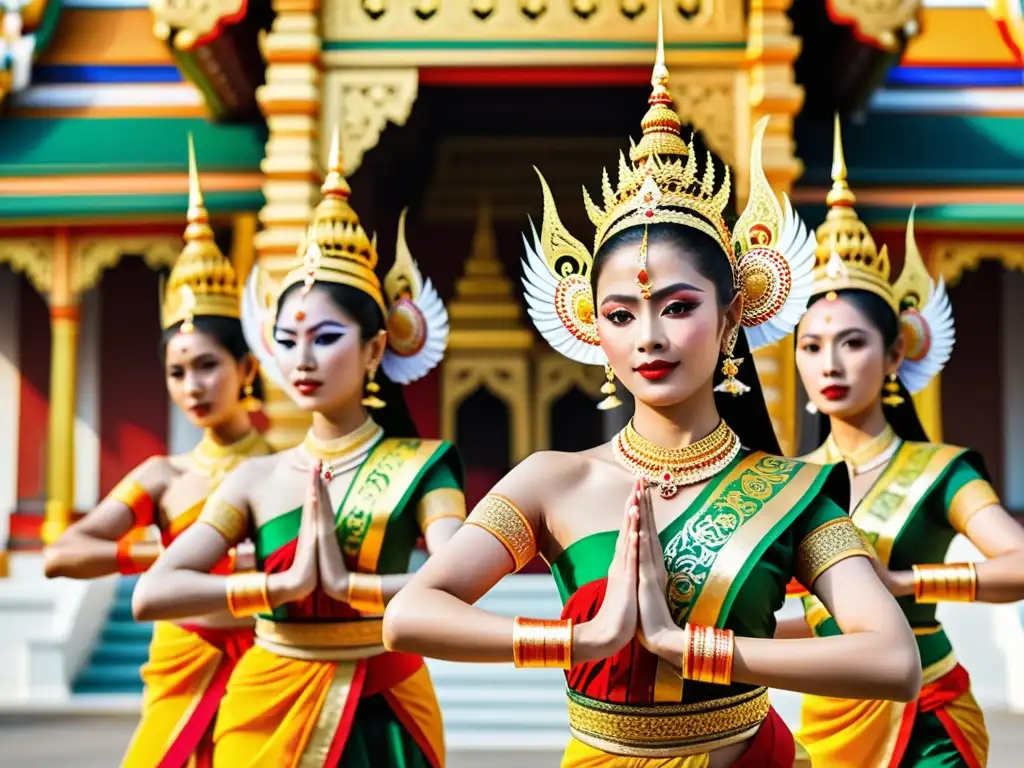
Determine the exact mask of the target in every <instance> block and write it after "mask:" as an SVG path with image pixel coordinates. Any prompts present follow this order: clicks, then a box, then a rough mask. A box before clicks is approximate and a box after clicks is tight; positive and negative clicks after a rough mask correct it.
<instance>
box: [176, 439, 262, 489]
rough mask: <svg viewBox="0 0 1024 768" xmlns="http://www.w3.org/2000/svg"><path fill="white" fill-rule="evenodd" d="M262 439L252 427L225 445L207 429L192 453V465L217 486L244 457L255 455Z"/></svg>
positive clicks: (213, 485) (212, 484)
mask: <svg viewBox="0 0 1024 768" xmlns="http://www.w3.org/2000/svg"><path fill="white" fill-rule="evenodd" d="M262 440H263V437H262V435H260V433H259V432H257V431H256V430H255V429H250V430H249V431H248V432H246V433H245V435H243V436H242V437H240V438H239V439H238V440H235V442H233V443H228V444H227V445H223V444H221V443H218V442H217V441H216V440H214V439H213V435H212V434H211V433H210V432H209V431H205V432H203V439H202V440H200V441H199V445H197V446H196V447H195V448H193V449H192V452H191V454H190V456H191V458H192V466H193V468H194V469H195V471H196V472H197V473H199V474H200V475H203V476H204V477H208V478H210V485H211V486H212V487H213V488H216V487H217V486H218V485H220V481H221V480H223V479H224V475H226V474H227V473H228V472H230V471H231V470H232V469H234V468H235V467H236V466H237V465H238V464H239V463H240V462H241V461H242V459H246V458H248V457H249V456H251V455H253V453H254V449H255V448H256V447H257V446H258V445H260V443H261V442H262Z"/></svg>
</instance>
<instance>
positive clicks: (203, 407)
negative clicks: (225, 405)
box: [188, 403, 210, 419]
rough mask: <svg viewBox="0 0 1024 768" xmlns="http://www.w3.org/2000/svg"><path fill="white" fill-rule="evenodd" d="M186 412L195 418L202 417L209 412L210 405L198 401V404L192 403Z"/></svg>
mask: <svg viewBox="0 0 1024 768" xmlns="http://www.w3.org/2000/svg"><path fill="white" fill-rule="evenodd" d="M188 412H189V413H191V414H192V415H193V416H194V417H195V418H197V419H202V418H204V417H206V416H208V415H209V414H210V406H209V405H207V404H206V403H200V404H198V405H193V406H192V407H191V408H189V409H188Z"/></svg>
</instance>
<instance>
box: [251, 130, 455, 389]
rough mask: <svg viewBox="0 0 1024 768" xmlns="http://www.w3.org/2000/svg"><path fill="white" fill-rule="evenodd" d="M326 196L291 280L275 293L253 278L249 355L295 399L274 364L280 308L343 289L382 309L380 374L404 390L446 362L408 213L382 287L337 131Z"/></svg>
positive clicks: (432, 293) (437, 306)
mask: <svg viewBox="0 0 1024 768" xmlns="http://www.w3.org/2000/svg"><path fill="white" fill-rule="evenodd" d="M321 192H322V193H323V199H322V200H321V201H320V203H319V204H318V205H317V207H316V210H315V211H314V213H313V221H312V222H311V223H310V225H309V229H308V231H307V233H306V237H305V240H304V242H303V243H302V245H301V246H300V247H299V250H298V252H297V253H296V257H295V261H294V262H293V264H292V266H291V268H290V269H289V271H288V272H287V274H286V275H285V277H284V279H283V280H282V281H281V282H280V283H279V284H277V285H272V284H271V281H270V279H269V276H268V275H266V274H265V273H264V272H263V271H262V270H260V269H259V268H257V267H254V268H253V270H252V273H251V274H250V275H249V279H248V281H247V282H246V286H245V294H244V296H243V300H242V326H243V329H244V330H245V334H246V340H247V341H248V342H249V347H250V348H251V349H252V350H253V352H254V353H255V354H256V356H257V357H258V358H259V361H260V365H261V366H262V368H263V369H264V371H265V372H266V373H267V374H268V375H269V376H270V377H271V379H273V381H274V382H275V383H276V384H277V385H278V386H280V387H282V388H284V389H285V390H286V391H288V388H287V386H286V382H285V381H284V377H283V376H282V375H281V373H280V370H279V369H278V367H277V363H276V362H275V360H274V356H273V343H272V329H273V325H274V322H275V320H276V316H277V309H278V301H279V299H280V297H281V296H282V295H283V294H284V292H285V291H287V290H288V289H289V288H291V287H292V286H294V285H298V284H300V283H301V284H302V285H303V290H304V291H306V292H308V291H309V290H310V289H311V288H312V286H314V285H315V284H316V283H318V282H329V283H339V284H342V285H348V286H351V287H352V288H356V289H358V290H360V291H362V292H363V293H365V294H366V295H368V296H369V297H370V298H372V299H373V300H374V302H375V303H376V304H377V306H378V307H380V310H381V313H382V314H383V316H384V319H385V325H386V328H387V331H388V345H387V349H386V350H385V352H384V359H383V360H382V361H381V367H382V368H383V370H384V373H385V374H387V376H388V378H390V379H391V380H392V381H394V382H395V383H397V384H408V383H409V382H412V381H415V380H416V379H419V378H422V377H423V376H425V375H426V374H427V373H429V372H430V370H431V369H433V368H434V367H435V366H436V365H437V364H438V363H439V362H441V359H442V358H443V357H444V352H445V349H446V348H447V346H448V312H447V310H446V309H445V306H444V303H443V302H442V301H441V298H440V296H439V295H438V293H437V291H436V290H435V289H434V287H433V285H432V284H431V282H430V280H425V279H424V278H423V275H422V274H421V273H420V270H419V267H418V266H417V265H416V262H415V260H414V259H413V258H412V254H411V253H410V252H409V246H408V244H407V243H406V239H405V214H406V212H405V211H402V215H401V218H400V219H399V225H398V243H397V246H396V253H395V263H394V265H393V266H392V267H391V269H390V270H389V271H388V273H387V275H386V276H385V277H384V282H383V285H382V284H381V281H380V279H379V278H378V277H377V273H376V271H375V268H376V266H377V243H376V238H373V239H371V238H369V237H368V236H367V234H366V231H365V230H364V229H363V227H362V224H360V223H359V217H358V216H357V215H356V212H355V211H354V210H353V209H352V206H351V205H350V204H349V197H350V196H351V193H352V191H351V188H350V187H349V184H348V181H346V179H345V176H344V170H343V166H342V161H341V143H340V138H339V135H338V130H337V129H335V131H334V135H333V137H332V141H331V151H330V155H329V160H328V171H327V177H326V179H325V180H324V184H323V186H322V187H321ZM299 314H301V310H300V312H299ZM299 319H301V318H299Z"/></svg>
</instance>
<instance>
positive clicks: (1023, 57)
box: [996, 20, 1024, 64]
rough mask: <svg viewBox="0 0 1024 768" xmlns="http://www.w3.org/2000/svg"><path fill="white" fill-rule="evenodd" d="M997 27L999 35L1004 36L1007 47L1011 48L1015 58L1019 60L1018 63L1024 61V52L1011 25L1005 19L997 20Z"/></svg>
mask: <svg viewBox="0 0 1024 768" xmlns="http://www.w3.org/2000/svg"><path fill="white" fill-rule="evenodd" d="M996 29H998V30H999V36H1000V37H1001V38H1003V42H1004V43H1006V47H1007V48H1009V49H1010V53H1012V54H1013V58H1015V59H1016V60H1017V63H1018V64H1020V63H1024V52H1022V51H1021V49H1020V45H1018V43H1017V40H1016V38H1015V37H1014V35H1013V30H1012V29H1010V26H1009V25H1008V24H1007V23H1006V22H1005V21H1002V20H997V21H996Z"/></svg>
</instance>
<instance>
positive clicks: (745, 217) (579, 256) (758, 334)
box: [523, 7, 814, 394]
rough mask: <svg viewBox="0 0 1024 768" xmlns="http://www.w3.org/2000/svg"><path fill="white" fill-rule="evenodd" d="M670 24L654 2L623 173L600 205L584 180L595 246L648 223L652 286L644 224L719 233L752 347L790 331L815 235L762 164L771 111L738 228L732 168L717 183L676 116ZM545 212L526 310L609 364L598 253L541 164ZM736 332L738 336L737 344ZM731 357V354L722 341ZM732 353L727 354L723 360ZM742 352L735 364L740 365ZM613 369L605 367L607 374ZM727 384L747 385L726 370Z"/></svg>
mask: <svg viewBox="0 0 1024 768" xmlns="http://www.w3.org/2000/svg"><path fill="white" fill-rule="evenodd" d="M668 81H669V74H668V69H667V67H666V66H665V48H664V33H663V24H662V16H661V9H660V7H659V9H658V47H657V57H656V60H655V64H654V71H653V73H652V76H651V86H652V90H651V95H650V98H649V99H648V104H649V105H650V106H649V109H648V111H647V114H646V115H645V116H644V118H643V120H642V121H641V127H642V128H643V137H642V138H641V140H640V143H639V144H634V145H633V146H632V147H631V149H630V153H629V157H630V162H629V163H627V162H626V159H625V158H624V157H623V156H622V155H620V156H619V177H618V183H617V185H616V187H614V188H613V187H612V184H611V180H610V178H609V175H608V171H607V169H606V170H605V171H604V174H603V176H602V181H601V199H602V205H600V206H599V205H597V204H596V203H595V202H594V201H593V200H592V199H591V197H590V195H589V194H588V193H587V191H586V190H585V189H584V192H583V195H584V203H585V205H586V208H587V213H588V214H589V216H590V220H591V222H592V223H593V224H594V226H595V227H596V230H597V232H596V235H595V238H594V253H597V252H598V251H599V250H600V249H601V247H602V246H603V245H604V244H605V243H606V242H607V241H608V240H609V239H610V238H611V237H613V236H614V235H616V234H617V233H619V232H621V231H623V230H625V229H628V228H631V227H641V226H642V227H644V228H645V237H644V240H643V243H644V245H643V246H642V247H641V251H640V256H639V263H638V271H637V285H638V286H639V288H640V291H641V295H643V296H645V297H647V296H649V295H650V289H651V276H650V275H649V274H648V270H647V264H646V242H647V238H646V227H647V226H649V225H652V224H666V223H668V224H678V225H682V226H686V227H692V228H694V229H697V230H699V231H701V232H703V233H705V234H706V235H708V236H709V237H711V238H712V239H713V240H714V241H715V242H717V243H718V244H719V245H720V246H721V248H722V253H723V257H724V258H726V259H728V260H729V264H730V265H731V267H732V272H733V281H734V284H735V286H736V288H737V289H738V290H740V291H742V293H743V298H744V304H743V317H742V325H743V327H744V328H745V329H746V333H747V338H748V341H749V343H750V346H751V348H752V349H756V348H758V347H761V346H764V345H766V344H771V343H772V342H775V341H778V340H779V339H781V338H783V337H784V336H786V335H787V334H789V333H790V332H791V331H792V330H793V328H794V327H795V326H796V323H797V322H798V321H799V319H800V317H801V315H802V314H803V312H804V311H805V309H806V306H807V300H808V299H809V298H810V291H811V272H812V269H813V266H814V239H813V237H812V235H811V233H810V232H808V230H807V228H806V227H805V226H804V224H803V222H802V221H801V220H800V218H799V217H798V216H797V215H796V213H795V212H794V211H793V207H792V205H790V202H789V199H788V198H785V197H784V199H783V205H779V202H778V200H777V198H776V196H775V193H774V192H773V191H772V189H771V187H770V186H769V184H768V179H767V178H766V176H765V174H764V169H763V167H762V164H761V143H762V140H763V137H764V132H765V128H766V127H767V123H768V118H767V117H765V118H763V119H762V120H761V121H760V122H759V123H758V124H757V126H756V127H755V130H754V137H753V142H752V146H751V168H750V195H749V198H748V201H747V206H746V208H745V209H744V211H743V213H742V215H741V216H740V218H739V219H738V220H737V222H736V226H735V227H734V228H733V230H732V232H730V231H729V228H728V226H727V225H726V223H725V219H724V217H723V212H724V210H725V208H726V206H727V205H728V202H729V194H730V189H731V180H730V176H729V170H728V168H727V169H726V170H725V174H724V177H723V179H722V183H721V184H720V185H719V186H718V187H717V188H716V184H715V167H714V162H713V159H712V156H711V154H710V153H708V155H707V158H706V161H705V162H704V163H700V162H699V161H698V159H697V157H696V154H695V152H694V146H693V142H692V140H691V141H690V142H689V144H688V143H686V142H684V141H683V139H682V137H681V135H680V128H681V124H680V120H679V115H678V114H677V113H676V111H675V108H674V107H673V104H672V96H671V94H670V93H669V90H668ZM537 173H538V175H539V176H540V181H541V190H542V192H543V196H544V218H543V221H542V223H541V231H540V234H539V235H538V234H537V230H536V228H535V227H533V224H532V222H531V234H532V239H528V238H526V237H525V236H524V238H523V240H524V244H525V246H526V258H525V260H524V277H523V283H524V285H525V288H526V301H527V305H528V309H529V312H530V317H531V318H532V319H533V322H534V324H535V325H536V326H537V329H538V330H539V331H540V333H541V335H542V336H544V338H545V339H546V340H547V341H548V343H549V344H551V346H552V347H554V348H555V349H556V350H557V351H558V352H561V353H562V354H563V355H565V356H566V357H568V358H570V359H572V360H575V361H577V362H580V363H586V364H589V365H605V366H607V358H606V357H605V354H604V352H603V351H602V349H601V346H600V340H599V339H598V335H597V323H596V316H595V307H594V296H593V293H592V291H591V287H590V271H591V269H592V267H593V261H594V260H593V256H592V254H591V253H590V252H589V251H588V250H587V247H586V246H585V245H584V244H583V243H582V242H580V241H579V240H577V239H576V238H575V237H573V236H572V235H571V234H570V233H569V232H568V231H567V230H566V228H565V227H564V226H563V224H562V222H561V219H560V218H559V216H558V211H557V208H556V206H555V201H554V197H553V196H552V194H551V190H550V188H549V187H548V184H547V182H546V181H545V180H544V177H543V175H541V173H540V171H537ZM734 342H735V337H733V343H734ZM726 352H727V358H728V356H729V355H730V354H731V346H730V349H728V350H726ZM729 360H731V358H728V359H727V364H728V362H729ZM738 362H739V361H737V360H732V363H735V364H736V365H738ZM610 377H611V374H610V372H609V381H610V380H611V379H610ZM729 380H730V381H731V382H732V385H735V386H734V387H733V386H732V385H730V386H726V387H723V388H724V389H725V391H729V392H732V393H734V394H740V393H741V392H742V391H745V388H744V387H743V385H742V384H740V383H739V382H738V381H735V379H734V378H733V374H730V375H729Z"/></svg>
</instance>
